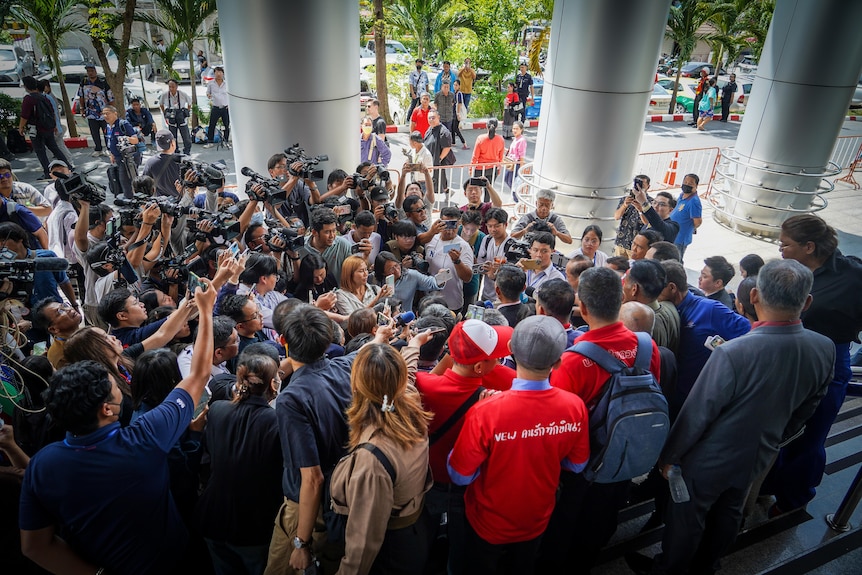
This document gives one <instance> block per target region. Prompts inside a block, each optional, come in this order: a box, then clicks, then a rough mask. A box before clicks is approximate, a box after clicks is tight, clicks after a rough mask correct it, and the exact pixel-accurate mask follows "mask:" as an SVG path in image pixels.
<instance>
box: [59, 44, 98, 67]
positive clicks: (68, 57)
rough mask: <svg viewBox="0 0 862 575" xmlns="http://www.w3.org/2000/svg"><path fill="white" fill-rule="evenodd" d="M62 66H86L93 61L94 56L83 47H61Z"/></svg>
mask: <svg viewBox="0 0 862 575" xmlns="http://www.w3.org/2000/svg"><path fill="white" fill-rule="evenodd" d="M59 56H60V66H61V67H65V66H84V65H85V64H91V63H93V58H91V57H90V55H89V54H87V53H86V52H84V50H83V49H81V48H60V54H59Z"/></svg>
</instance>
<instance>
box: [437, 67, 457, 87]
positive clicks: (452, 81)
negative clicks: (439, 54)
mask: <svg viewBox="0 0 862 575" xmlns="http://www.w3.org/2000/svg"><path fill="white" fill-rule="evenodd" d="M445 77H446V72H443V71H442V70H441V71H440V73H439V74H437V79H436V80H434V91H435V92H439V91H440V90H441V89H442V88H443V78H445ZM457 79H458V76H456V75H455V72H454V71H453V70H452V68H449V88H451V90H452V92H454V91H455V80H457Z"/></svg>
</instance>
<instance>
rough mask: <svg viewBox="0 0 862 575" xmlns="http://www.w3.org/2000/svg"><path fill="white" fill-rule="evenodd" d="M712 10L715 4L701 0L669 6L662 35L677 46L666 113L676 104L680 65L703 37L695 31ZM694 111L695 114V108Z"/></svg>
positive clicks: (669, 112)
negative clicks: (672, 82)
mask: <svg viewBox="0 0 862 575" xmlns="http://www.w3.org/2000/svg"><path fill="white" fill-rule="evenodd" d="M714 11H715V6H714V5H713V4H711V3H709V2H703V1H701V0H680V1H679V2H678V3H674V4H673V5H671V7H670V13H669V14H668V18H667V28H666V29H665V32H664V35H665V37H666V38H668V39H669V40H673V42H674V44H675V47H676V48H677V52H678V54H677V57H678V60H677V63H678V66H677V70H676V82H674V86H673V94H672V95H671V98H670V105H669V106H668V111H667V113H668V114H673V112H674V107H675V106H676V94H677V88H678V86H679V77H680V74H681V73H682V65H683V63H684V62H686V61H688V59H689V58H691V53H692V52H694V48H695V46H697V42H698V40H701V39H702V38H703V35H702V34H698V32H697V31H698V29H699V28H700V27H701V26H702V25H703V23H704V22H706V21H707V20H708V19H709V17H710V16H711V15H712V14H713V13H714ZM694 113H695V115H696V114H697V110H695V111H694Z"/></svg>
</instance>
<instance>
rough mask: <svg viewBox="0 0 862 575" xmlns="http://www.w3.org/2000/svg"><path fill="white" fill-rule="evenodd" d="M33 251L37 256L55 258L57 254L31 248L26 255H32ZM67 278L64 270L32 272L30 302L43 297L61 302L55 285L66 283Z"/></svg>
mask: <svg viewBox="0 0 862 575" xmlns="http://www.w3.org/2000/svg"><path fill="white" fill-rule="evenodd" d="M34 253H35V257H37V258H56V257H57V254H55V253H54V252H52V251H51V250H33V251H32V252H28V254H27V257H32V256H33V254H34ZM68 281H69V278H68V277H67V276H66V272H36V273H34V274H33V294H32V296H31V297H30V301H31V302H32V303H34V304H35V303H36V302H38V301H41V300H43V299H45V298H51V299H52V300H54V301H56V302H62V301H63V298H61V297H60V292H59V291H58V290H57V286H59V285H60V284H64V283H67V282H68Z"/></svg>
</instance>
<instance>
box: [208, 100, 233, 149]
mask: <svg viewBox="0 0 862 575" xmlns="http://www.w3.org/2000/svg"><path fill="white" fill-rule="evenodd" d="M219 118H221V123H222V124H224V139H223V140H222V142H226V141H227V140H228V138H230V115H229V114H228V112H227V106H224V107H221V108H216V107H213V108H212V109H211V110H210V125H209V127H208V128H207V142H209V143H212V142H213V137H214V135H215V127H216V123H217V122H218V121H219Z"/></svg>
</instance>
